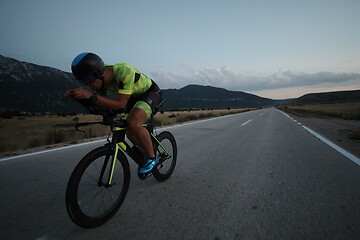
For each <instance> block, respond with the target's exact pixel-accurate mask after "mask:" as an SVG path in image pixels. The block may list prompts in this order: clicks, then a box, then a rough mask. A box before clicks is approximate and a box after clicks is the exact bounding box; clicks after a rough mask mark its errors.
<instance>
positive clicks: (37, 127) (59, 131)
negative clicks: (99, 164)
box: [0, 109, 250, 153]
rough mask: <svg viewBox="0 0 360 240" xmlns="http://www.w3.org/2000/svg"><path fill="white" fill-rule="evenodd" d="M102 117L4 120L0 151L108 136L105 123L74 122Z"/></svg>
mask: <svg viewBox="0 0 360 240" xmlns="http://www.w3.org/2000/svg"><path fill="white" fill-rule="evenodd" d="M249 110H250V109H231V110H208V111H201V110H199V111H191V112H190V111H182V112H165V113H163V114H161V113H158V114H157V115H156V117H155V119H154V124H155V125H156V126H165V125H172V124H176V123H181V122H186V121H191V120H196V119H203V118H211V117H216V116H222V115H227V114H234V113H239V112H244V111H249ZM101 120H102V117H101V116H94V115H83V114H80V115H77V116H66V117H58V116H28V117H13V118H12V119H0V153H4V152H11V151H16V150H23V149H28V148H33V147H38V146H45V145H51V144H56V143H77V142H80V141H81V140H83V139H85V138H93V137H99V136H107V135H108V134H109V128H108V127H106V126H103V125H91V126H88V127H82V128H81V129H82V130H85V131H86V133H79V132H76V131H75V128H74V124H75V122H76V121H78V122H88V121H101Z"/></svg>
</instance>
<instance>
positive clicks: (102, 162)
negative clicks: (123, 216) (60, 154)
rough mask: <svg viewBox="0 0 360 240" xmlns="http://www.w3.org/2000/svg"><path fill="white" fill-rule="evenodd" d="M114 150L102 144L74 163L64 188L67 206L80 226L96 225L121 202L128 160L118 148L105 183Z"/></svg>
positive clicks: (124, 193)
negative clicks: (111, 174) (74, 165)
mask: <svg viewBox="0 0 360 240" xmlns="http://www.w3.org/2000/svg"><path fill="white" fill-rule="evenodd" d="M112 160H113V151H112V150H111V148H110V147H107V146H104V147H100V148H97V149H94V150H93V151H91V152H90V153H88V154H87V155H86V156H85V157H83V159H82V160H81V161H80V162H79V163H78V165H77V166H76V167H75V169H74V171H73V173H72V174H71V177H70V179H69V182H68V186H67V190H66V208H67V211H68V214H69V216H70V218H71V220H72V221H73V222H74V223H75V224H77V225H78V226H80V227H86V228H91V227H97V226H99V225H101V224H104V223H105V222H106V221H108V220H109V219H110V218H111V217H112V216H113V215H114V214H115V213H116V212H117V211H118V209H119V208H120V206H121V205H122V203H123V201H124V199H125V197H126V194H127V191H128V189H129V183H130V169H129V163H128V161H127V160H126V157H125V155H124V154H123V153H122V152H120V151H119V152H118V157H117V161H116V164H115V170H114V174H113V179H112V182H111V184H108V182H109V177H110V172H111V171H110V169H111V165H112Z"/></svg>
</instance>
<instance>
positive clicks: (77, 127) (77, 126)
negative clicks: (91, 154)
mask: <svg viewBox="0 0 360 240" xmlns="http://www.w3.org/2000/svg"><path fill="white" fill-rule="evenodd" d="M91 124H102V122H85V123H75V129H76V131H78V132H82V133H86V132H85V131H83V130H80V129H79V127H80V126H87V125H91Z"/></svg>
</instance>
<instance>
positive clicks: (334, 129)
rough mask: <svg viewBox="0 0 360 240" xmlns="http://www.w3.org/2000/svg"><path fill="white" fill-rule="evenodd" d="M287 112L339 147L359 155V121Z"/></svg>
mask: <svg viewBox="0 0 360 240" xmlns="http://www.w3.org/2000/svg"><path fill="white" fill-rule="evenodd" d="M288 114H289V115H290V116H291V117H292V118H294V119H296V120H297V121H299V122H300V123H302V124H303V125H305V126H307V127H309V128H310V129H312V130H313V131H315V132H317V133H318V134H320V135H322V136H323V137H325V138H327V139H328V140H330V141H331V142H333V143H334V144H336V145H338V146H339V147H341V148H343V149H345V150H347V151H348V152H350V153H351V154H353V155H355V156H356V157H360V138H359V137H360V136H359V133H360V121H357V120H343V119H340V118H320V117H305V116H298V115H295V114H290V113H288Z"/></svg>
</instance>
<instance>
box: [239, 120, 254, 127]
mask: <svg viewBox="0 0 360 240" xmlns="http://www.w3.org/2000/svg"><path fill="white" fill-rule="evenodd" d="M251 121H252V119H250V120H248V121H246V122H244V123H243V124H241V126H242V127H243V126H245V125H246V124H248V123H249V122H251Z"/></svg>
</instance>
